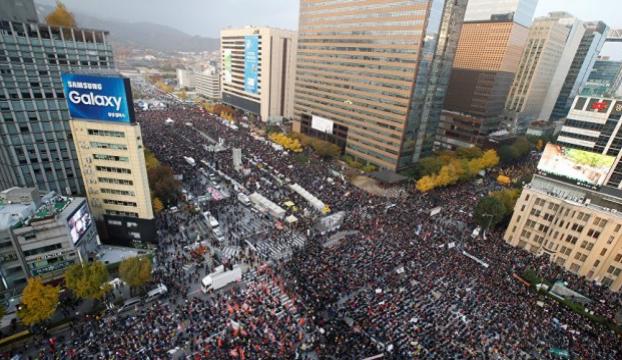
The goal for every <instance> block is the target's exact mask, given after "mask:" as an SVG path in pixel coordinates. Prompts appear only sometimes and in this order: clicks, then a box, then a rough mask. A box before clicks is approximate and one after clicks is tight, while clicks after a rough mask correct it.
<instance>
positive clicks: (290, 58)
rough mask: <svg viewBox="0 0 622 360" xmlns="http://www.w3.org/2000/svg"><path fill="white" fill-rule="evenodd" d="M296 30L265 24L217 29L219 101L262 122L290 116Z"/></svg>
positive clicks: (292, 102) (291, 113)
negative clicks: (219, 56) (266, 25)
mask: <svg viewBox="0 0 622 360" xmlns="http://www.w3.org/2000/svg"><path fill="white" fill-rule="evenodd" d="M296 41H297V38H296V32H294V31H289V30H282V29H275V28H269V27H251V26H249V27H245V28H240V29H225V30H222V31H221V32H220V51H221V54H222V62H221V66H220V69H221V86H220V88H221V91H222V101H223V103H225V104H229V105H231V106H233V107H235V108H237V109H240V110H243V111H245V112H247V113H250V114H254V115H256V116H260V117H261V119H262V120H263V121H271V120H282V119H283V118H287V119H291V118H292V115H293V107H294V105H293V104H294V77H295V71H296Z"/></svg>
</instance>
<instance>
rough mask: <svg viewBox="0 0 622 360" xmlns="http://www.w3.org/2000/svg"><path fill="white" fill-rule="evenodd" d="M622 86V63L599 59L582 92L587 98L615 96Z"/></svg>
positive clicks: (605, 58)
mask: <svg viewBox="0 0 622 360" xmlns="http://www.w3.org/2000/svg"><path fill="white" fill-rule="evenodd" d="M620 85H622V61H615V60H611V59H609V58H608V57H603V58H599V59H598V60H596V62H595V63H594V68H593V69H592V72H591V73H590V77H589V78H588V79H587V83H586V84H585V86H583V89H582V90H581V95H585V96H615V94H616V92H617V91H618V90H619V89H620Z"/></svg>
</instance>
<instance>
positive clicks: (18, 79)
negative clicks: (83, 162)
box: [0, 1, 114, 194]
mask: <svg viewBox="0 0 622 360" xmlns="http://www.w3.org/2000/svg"><path fill="white" fill-rule="evenodd" d="M22 2H23V3H26V2H24V1H22ZM2 4H3V5H2V6H5V5H6V4H7V1H3V2H2ZM4 16H5V13H4V12H3V11H0V53H2V54H4V55H3V56H0V114H1V118H0V123H1V124H2V126H0V187H4V188H8V187H11V186H15V185H17V186H23V187H37V188H39V189H40V190H42V191H52V190H53V191H56V192H57V193H60V194H77V193H82V191H83V183H82V178H81V176H80V168H79V165H78V159H77V157H76V151H75V147H74V146H73V141H72V138H71V129H70V128H69V113H68V112H67V104H66V102H65V99H64V95H63V88H62V83H61V79H60V74H61V72H64V71H70V70H78V69H111V68H113V67H114V61H113V55H112V47H111V46H110V43H109V42H108V40H107V33H106V32H104V31H96V30H88V29H80V28H62V27H56V26H48V25H44V24H38V23H33V22H23V21H12V20H7V19H6V18H4ZM27 18H28V17H27Z"/></svg>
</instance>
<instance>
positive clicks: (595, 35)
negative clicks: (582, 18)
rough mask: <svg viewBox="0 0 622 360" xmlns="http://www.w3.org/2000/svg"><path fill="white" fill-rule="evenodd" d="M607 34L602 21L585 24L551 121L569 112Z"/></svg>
mask: <svg viewBox="0 0 622 360" xmlns="http://www.w3.org/2000/svg"><path fill="white" fill-rule="evenodd" d="M608 33H609V27H608V26H607V24H605V23H603V22H602V21H592V22H587V23H585V34H583V38H582V39H581V43H580V45H579V48H578V49H577V52H576V53H575V55H574V57H573V60H572V65H571V67H570V71H569V72H568V75H567V76H566V80H565V81H564V85H563V86H562V89H561V91H560V92H559V96H558V97H557V101H556V102H555V108H554V109H553V112H552V114H551V119H552V120H559V119H562V118H564V117H566V115H567V114H568V111H570V107H571V105H572V102H573V101H574V99H575V97H576V96H577V95H578V94H579V91H580V90H581V88H582V87H583V86H584V85H585V83H586V82H587V79H588V78H589V76H590V74H591V72H592V69H593V68H594V63H596V59H597V58H598V55H599V54H600V50H601V49H602V48H603V45H604V44H605V40H606V39H607V34H608Z"/></svg>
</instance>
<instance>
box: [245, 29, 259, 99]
mask: <svg viewBox="0 0 622 360" xmlns="http://www.w3.org/2000/svg"><path fill="white" fill-rule="evenodd" d="M258 67H259V36H258V35H247V36H245V37H244V91H246V92H247V93H251V94H257V92H258V91H259V84H258V77H259V69H258Z"/></svg>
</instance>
